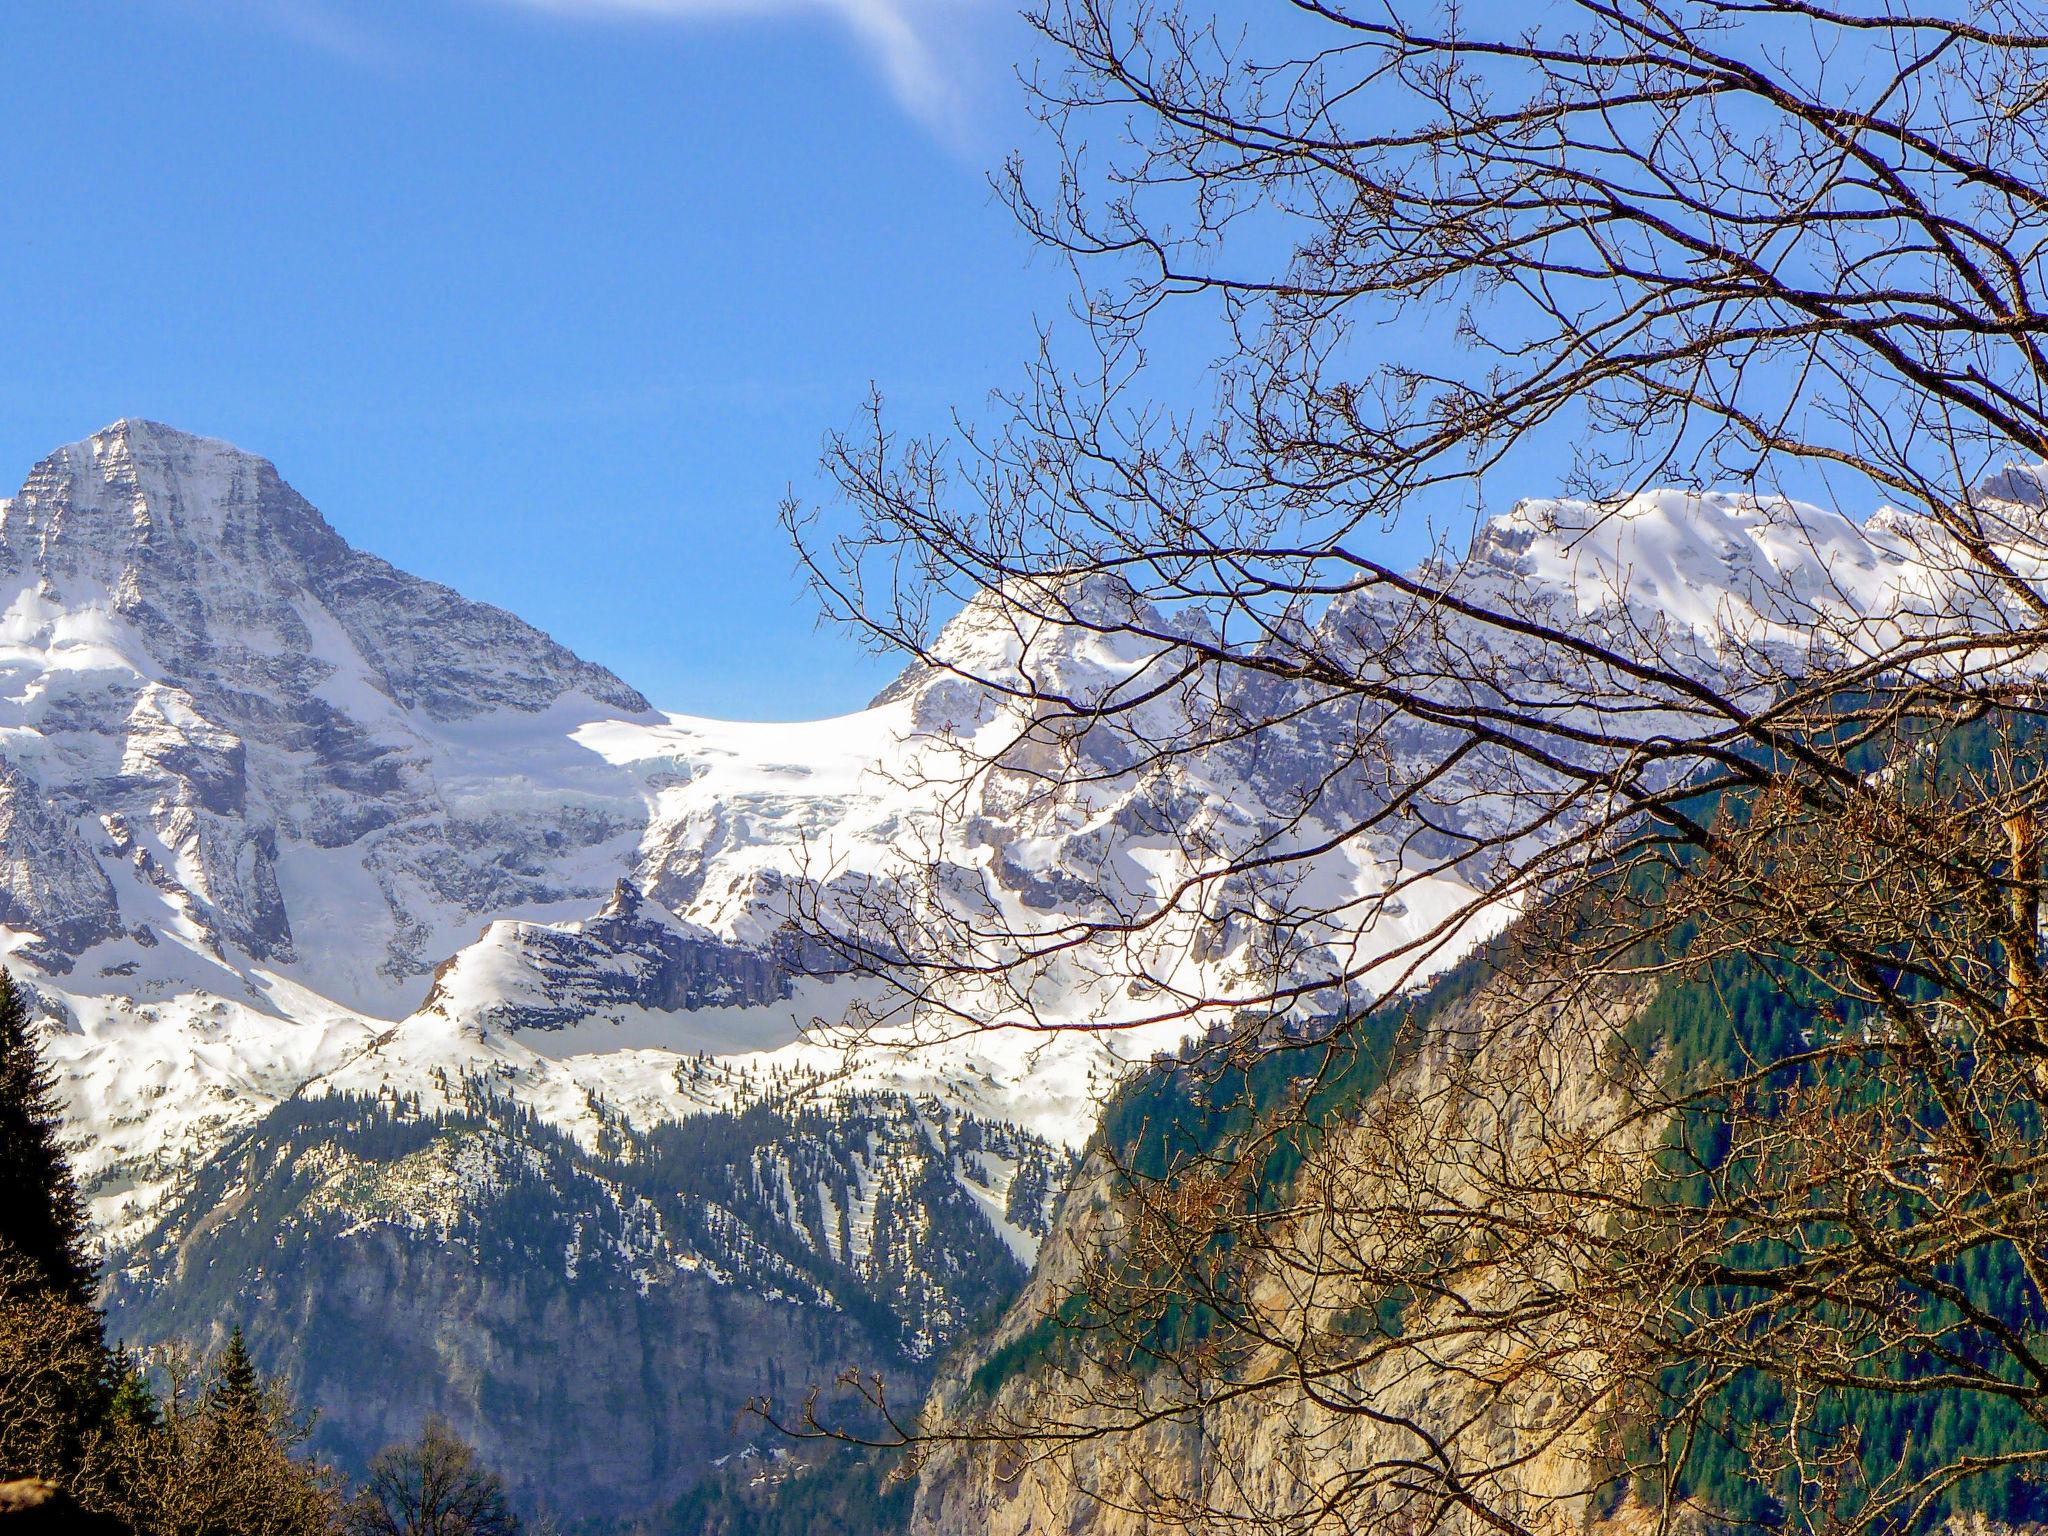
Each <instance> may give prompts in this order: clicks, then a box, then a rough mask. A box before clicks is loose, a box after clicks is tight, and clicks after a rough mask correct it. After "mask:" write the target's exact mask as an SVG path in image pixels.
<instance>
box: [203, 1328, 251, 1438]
mask: <svg viewBox="0 0 2048 1536" xmlns="http://www.w3.org/2000/svg"><path fill="white" fill-rule="evenodd" d="M207 1396H208V1399H209V1401H208V1403H207V1407H208V1409H209V1411H210V1413H211V1415H212V1416H213V1418H214V1419H215V1420H216V1421H218V1422H221V1423H225V1424H233V1425H236V1426H241V1425H245V1424H254V1423H255V1422H256V1421H257V1420H258V1419H259V1418H260V1417H261V1416H262V1411H263V1389H262V1385H261V1383H260V1382H259V1381H258V1379H257V1376H256V1362H255V1361H253V1360H251V1359H250V1358H249V1346H248V1344H247V1342H246V1341H245V1340H244V1339H243V1338H242V1325H241V1324H240V1323H237V1324H236V1325H235V1326H234V1328H233V1329H232V1330H231V1331H230V1332H229V1334H228V1342H227V1346H226V1347H225V1348H224V1349H222V1350H221V1352H220V1359H219V1361H218V1362H217V1363H216V1364H215V1366H214V1379H213V1384H212V1386H211V1387H210V1388H209V1389H208V1393H207Z"/></svg>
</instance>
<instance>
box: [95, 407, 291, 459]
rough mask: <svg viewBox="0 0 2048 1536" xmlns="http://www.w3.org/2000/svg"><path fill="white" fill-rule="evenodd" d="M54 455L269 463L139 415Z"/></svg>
mask: <svg viewBox="0 0 2048 1536" xmlns="http://www.w3.org/2000/svg"><path fill="white" fill-rule="evenodd" d="M58 452H59V453H60V454H67V453H82V454H83V455H85V456H88V457H92V458H98V457H101V456H103V455H106V454H108V453H110V452H114V453H123V454H126V455H127V456H128V457H131V458H156V457H176V458H191V457H202V458H232V459H246V460H250V461H252V462H255V463H259V464H267V463H269V462H270V461H269V460H268V459H265V458H263V457H262V456H261V455H259V454H254V453H249V452H247V451H246V450H244V449H241V448H237V447H236V446H235V445H234V444H233V443H230V442H227V441H225V440H223V439H221V438H218V437H202V436H201V435H200V434H198V433H196V432H186V431H183V430H182V429H180V428H178V427H173V426H168V425H166V424H165V423H163V422H161V421H151V420H149V419H148V418H146V417H142V416H123V417H122V418H121V419H120V420H119V421H116V422H113V423H110V424H109V425H107V426H104V427H101V428H100V429H99V431H97V432H95V433H93V434H92V435H91V436H90V437H85V438H81V439H80V440H79V441H78V442H75V443H68V444H66V445H65V446H64V447H63V448H60V449H59V450H58Z"/></svg>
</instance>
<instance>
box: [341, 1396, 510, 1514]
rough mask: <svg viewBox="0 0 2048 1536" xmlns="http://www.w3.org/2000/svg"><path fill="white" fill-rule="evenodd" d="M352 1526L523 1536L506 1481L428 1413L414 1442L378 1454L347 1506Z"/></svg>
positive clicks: (474, 1451)
mask: <svg viewBox="0 0 2048 1536" xmlns="http://www.w3.org/2000/svg"><path fill="white" fill-rule="evenodd" d="M346 1524H347V1529H348V1530H349V1532H350V1533H351V1536H517V1533H518V1532H519V1530H520V1521H519V1517H518V1516H517V1515H515V1514H514V1513H513V1512H512V1506H511V1504H510V1503H509V1502H508V1501H507V1499H506V1497H505V1483H504V1480H503V1479H502V1478H500V1477H499V1476H498V1475H497V1473H495V1472H493V1471H491V1470H490V1469H489V1468H488V1467H485V1466H484V1465H483V1464H482V1463H481V1462H480V1461H478V1460H477V1455H476V1448H475V1447H474V1446H472V1445H470V1444H469V1443H468V1442H467V1441H466V1440H464V1439H462V1438H461V1437H460V1436H459V1435H457V1434H456V1433H455V1432H454V1431H453V1430H452V1429H450V1428H449V1427H448V1425H447V1424H446V1423H445V1422H443V1421H442V1420H440V1419H438V1418H436V1419H429V1420H428V1421H427V1422H426V1424H425V1425H424V1426H423V1427H422V1428H421V1430H420V1437H419V1439H418V1440H416V1441H414V1442H413V1443H412V1444H410V1445H394V1446H392V1447H390V1448H389V1449H387V1450H385V1451H383V1452H381V1453H379V1455H378V1457H377V1459H376V1460H375V1461H373V1462H372V1463H371V1464H370V1471H369V1477H368V1479H367V1481H366V1482H365V1483H364V1485H363V1488H362V1490H361V1491H360V1492H359V1493H358V1494H357V1495H356V1497H355V1498H354V1500H352V1501H351V1502H350V1504H349V1507H348V1517H347V1522H346Z"/></svg>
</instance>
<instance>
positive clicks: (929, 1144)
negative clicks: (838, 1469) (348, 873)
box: [110, 1085, 1061, 1515]
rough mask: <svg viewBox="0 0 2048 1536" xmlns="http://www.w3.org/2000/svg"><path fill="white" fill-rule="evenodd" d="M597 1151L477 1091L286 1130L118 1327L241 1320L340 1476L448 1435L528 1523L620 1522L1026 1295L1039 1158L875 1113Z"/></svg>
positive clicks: (220, 1168) (192, 1220) (150, 1334)
mask: <svg viewBox="0 0 2048 1536" xmlns="http://www.w3.org/2000/svg"><path fill="white" fill-rule="evenodd" d="M615 1130H616V1134H615V1135H614V1136H613V1137H612V1138H610V1144H609V1146H608V1147H607V1149H606V1150H605V1151H603V1152H592V1151H585V1150H584V1149H581V1148H579V1147H578V1146H577V1145H576V1144H575V1143H573V1142H571V1141H569V1140H567V1139H566V1138H564V1137H561V1136H558V1135H554V1134H552V1133H549V1132H546V1131H545V1130H543V1129H541V1128H539V1127H537V1126H536V1125H535V1124H534V1123H533V1122H532V1120H531V1117H529V1116H526V1115H524V1114H523V1113H521V1112H520V1111H518V1110H516V1109H515V1108H513V1107H512V1106H510V1105H508V1104H507V1103H506V1102H505V1101H504V1100H503V1099H502V1098H499V1097H497V1096H494V1095H492V1094H491V1093H490V1092H489V1091H488V1090H487V1089H485V1088H484V1087H483V1086H482V1085H477V1086H476V1087H475V1088H474V1089H473V1090H472V1091H471V1092H470V1093H469V1094H468V1095H467V1100H466V1107H465V1108H464V1109H462V1110H459V1111H456V1112H451V1113H437V1114H425V1113H421V1112H420V1111H418V1110H417V1109H416V1108H415V1107H414V1106H412V1105H411V1104H410V1103H408V1102H404V1101H401V1100H397V1099H393V1098H389V1097H387V1098H385V1099H382V1100H361V1099H347V1098H339V1097H331V1098H324V1099H318V1100H312V1101H307V1102H304V1103H299V1104H288V1105H285V1106H282V1107H281V1108H280V1109H279V1110H277V1111H275V1112H273V1113H272V1114H271V1115H270V1116H268V1117H267V1118H266V1119H265V1120H264V1121H263V1123H262V1124H260V1125H259V1126H258V1127H257V1128H256V1129H255V1130H254V1131H253V1132H252V1133H250V1134H249V1135H248V1136H247V1137H245V1138H244V1139H243V1140H241V1141H240V1142H238V1143H237V1144H236V1145H235V1146H234V1147H233V1148H231V1149H230V1152H229V1153H228V1154H227V1155H225V1156H224V1157H222V1158H221V1159H219V1160H218V1161H217V1162H216V1163H214V1164H212V1165H210V1166H209V1167H208V1168H206V1169H205V1170H203V1171H202V1172H201V1173H200V1175H199V1176H198V1178H197V1179H196V1180H195V1182H194V1187H193V1190H192V1193H191V1195H190V1196H189V1197H188V1198H187V1199H186V1200H185V1201H183V1202H181V1203H180V1204H179V1206H177V1207H176V1208H175V1209H174V1210H173V1211H172V1213H171V1214H170V1216H169V1218H168V1219H167V1221H166V1223H165V1225H164V1227H163V1229H162V1230H161V1231H160V1232H159V1233H158V1234H156V1236H155V1240H154V1241H152V1242H151V1243H149V1244H147V1245H145V1247H144V1249H143V1250H142V1251H141V1252H139V1253H138V1254H136V1255H135V1256H133V1257H131V1259H130V1260H129V1262H128V1264H127V1266H126V1268H125V1269H124V1270H123V1272H122V1273H121V1274H120V1275H119V1276H118V1278H117V1281H116V1284H115V1286H114V1290H113V1295H112V1298H111V1301H112V1307H111V1313H110V1319H111V1327H112V1329H113V1331H115V1332H116V1333H118V1334H122V1335H124V1336H126V1337H129V1338H131V1339H133V1338H155V1337H164V1336H170V1335H182V1336H185V1337H188V1338H190V1337H197V1338H201V1339H206V1338H209V1337H216V1338H217V1335H218V1333H219V1331H220V1328H221V1320H222V1319H224V1318H232V1319H237V1320H242V1321H243V1322H244V1324H245V1327H246V1329H247V1331H248V1335H249V1340H250V1344H251V1347H252V1349H253V1350H254V1351H255V1353H256V1354H257V1356H258V1358H259V1360H261V1361H263V1362H264V1363H265V1364H267V1365H268V1366H270V1367H271V1368H275V1369H281V1370H284V1371H285V1372H287V1373H288V1374H289V1376H290V1378H291V1379H292V1381H293V1383H294V1384H295V1385H296V1386H297V1387H298V1389H299V1390H300V1392H301V1393H302V1395H303V1396H304V1398H305V1399H306V1400H307V1401H309V1402H313V1403H317V1404H318V1405H319V1408H320V1420H319V1425H318V1439H317V1441H316V1444H317V1446H318V1447H319V1449H320V1450H322V1451H323V1452H324V1453H326V1454H327V1455H330V1456H332V1457H333V1458H335V1459H336V1460H337V1462H338V1463H339V1464H341V1465H342V1466H344V1467H346V1468H349V1469H351V1470H359V1469H360V1468H361V1467H362V1466H363V1465H364V1464H365V1463H367V1461H368V1460H369V1458H370V1457H371V1456H373V1455H374V1454H375V1453H376V1452H377V1451H378V1450H379V1449H381V1448H382V1447H383V1446H384V1445H386V1444H389V1443H391V1442H393V1441H396V1440H399V1439H402V1438H407V1437H410V1436H411V1435H412V1434H414V1433H415V1432H416V1431H417V1428H418V1425H419V1423H420V1422H421V1420H422V1419H423V1418H424V1417H425V1416H426V1415H428V1414H429V1413H438V1414H441V1415H443V1416H445V1417H446V1418H448V1419H449V1420H450V1421H451V1422H452V1423H453V1424H454V1425H455V1426H456V1428H457V1429H458V1431H459V1432H461V1433H462V1434H463V1435H464V1436H466V1437H467V1438H469V1439H471V1440H473V1441H474V1442H476V1443H477V1444H478V1445H479V1447H480V1448H481V1449H482V1450H483V1452H484V1454H485V1456H486V1458H487V1459H488V1460H489V1461H490V1462H491V1464H492V1465H494V1466H496V1467H498V1468H500V1469H502V1471H503V1472H504V1474H505V1475H506V1476H507V1477H508V1479H509V1480H510V1482H511V1483H512V1485H513V1487H514V1489H515V1491H516V1492H517V1493H518V1494H519V1495H520V1496H521V1499H522V1502H524V1503H527V1504H529V1505H532V1504H536V1503H538V1502H541V1501H545V1502H546V1503H547V1504H548V1505H549V1506H550V1507H553V1508H555V1509H558V1510H573V1511H577V1512H580V1513H584V1514H592V1513H598V1514H614V1515H617V1514H629V1513H638V1512H644V1511H647V1510H649V1509H651V1508H654V1507H656V1506H658V1505H660V1504H662V1503H665V1502H666V1501H668V1500H671V1499H673V1498H674V1497H675V1496H676V1495H677V1494H679V1493H680V1492H681V1491H683V1490H684V1489H685V1488H687V1487H688V1486H689V1485H690V1484H692V1483H693V1482H695V1481H696V1480H697V1479H698V1478H699V1477H701V1476H702V1475H703V1474H704V1473H705V1471H706V1470H707V1468H708V1467H709V1466H710V1465H711V1463H712V1461H713V1460H714V1459H715V1458H717V1457H721V1456H725V1455H729V1454H730V1453H732V1452H733V1451H735V1450H737V1449H739V1448H740V1447H741V1446H743V1445H744V1444H746V1443H747V1442H748V1440H749V1439H750V1438H754V1437H758V1436H760V1435H761V1434H763V1433H765V1430H764V1428H763V1426H761V1425H760V1424H759V1423H758V1422H757V1421H750V1420H748V1419H747V1418H746V1416H745V1414H744V1410H745V1408H746V1406H747V1404H748V1403H750V1402H752V1401H754V1400H756V1399H757V1398H760V1397H762V1396H764V1395H765V1396H768V1397H772V1398H773V1399H775V1400H776V1401H777V1402H778V1403H780V1404H781V1405H782V1406H783V1408H784V1409H785V1410H788V1409H790V1408H791V1407H792V1406H794V1405H798V1404H800V1403H801V1401H802V1398H803V1396H804V1394H805V1393H806V1392H807V1391H808V1390H809V1389H810V1388H811V1387H813V1386H827V1387H829V1385H830V1384H831V1382H832V1381H833V1378H834V1377H835V1376H836V1375H837V1374H838V1373H839V1372H840V1371H841V1370H843V1369H846V1368H848V1367H855V1366H857V1367H860V1368H862V1369H866V1370H870V1371H873V1370H882V1371H886V1372H887V1373H888V1374H889V1376H890V1378H891V1379H892V1381H893V1382H894V1383H895V1384H896V1388H897V1390H898V1391H899V1392H902V1393H914V1392H915V1390H916V1389H917V1388H918V1386H919V1385H920V1384H921V1383H922V1382H923V1381H924V1380H926V1379H928V1376H929V1372H930V1369H931V1362H932V1360H933V1359H934V1357H935V1356H936V1355H937V1354H938V1352H939V1351H940V1350H942V1349H943V1348H945V1347H946V1345H948V1344H949V1343H951V1342H952V1341H953V1340H954V1339H955V1338H957V1337H959V1336H960V1334H961V1332H962V1330H963V1329H964V1328H965V1327H966V1326H967V1325H968V1323H969V1322H970V1321H971V1320H972V1319H973V1318H974V1317H976V1316H979V1315H981V1314H982V1313H984V1312H986V1310H987V1309H988V1308H989V1307H990V1306H991V1305H993V1304H995V1303H997V1302H999V1301H1000V1300H1001V1299H1002V1298H1003V1297H1004V1296H1005V1295H1007V1294H1008V1293H1009V1291H1010V1290H1011V1289H1013V1288H1014V1287H1015V1286H1016V1285H1017V1284H1018V1283H1020V1282H1021V1280H1022V1278H1023V1274H1024V1267H1023V1264H1022V1262H1021V1260H1020V1259H1019V1258H1018V1256H1017V1254H1016V1252H1015V1251H1014V1250H1013V1248H1012V1247H1011V1246H1010V1244H1009V1243H1008V1242H1006V1240H1005V1239H1004V1238H1002V1237H999V1236H998V1234H997V1232H996V1230H995V1228H996V1226H997V1225H999V1224H1000V1225H1008V1224H1007V1223H992V1222H991V1221H990V1219H989V1217H988V1214H987V1213H988V1211H989V1209H990V1208H991V1206H992V1207H993V1208H994V1209H996V1210H1001V1209H1002V1202H1003V1197H1004V1194H1005V1192H1006V1191H1007V1192H1008V1193H1009V1194H1011V1195H1012V1196H1013V1197H1016V1198H1013V1201H1012V1207H1013V1209H1014V1210H1015V1211H1016V1214H1017V1216H1018V1219H1019V1221H1020V1222H1022V1223H1026V1224H1028V1225H1030V1226H1031V1228H1032V1229H1033V1230H1035V1231H1042V1230H1043V1229H1044V1221H1045V1213H1044V1209H1043V1202H1042V1199H1041V1200H1040V1201H1039V1202H1038V1203H1037V1204H1036V1205H1033V1206H1032V1207H1031V1208H1030V1209H1028V1210H1027V1209H1023V1208H1022V1207H1021V1205H1020V1201H1022V1200H1023V1198H1024V1197H1025V1196H1027V1195H1028V1193H1029V1191H1030V1190H1031V1189H1032V1188H1033V1180H1031V1179H1025V1180H1023V1181H1021V1182H1019V1181H1018V1180H1017V1179H1016V1177H1015V1174H1016V1172H1017V1171H1018V1170H1020V1169H1022V1168H1023V1167H1025V1166H1027V1165H1031V1166H1035V1167H1036V1168H1037V1172H1038V1178H1037V1179H1036V1181H1035V1187H1036V1188H1037V1189H1038V1190H1039V1191H1040V1192H1041V1194H1042V1192H1043V1190H1044V1189H1045V1188H1046V1187H1047V1186H1048V1185H1049V1184H1050V1183H1052V1182H1055V1181H1057V1179H1058V1178H1059V1177H1060V1175H1061V1167H1060V1164H1059V1160H1058V1159H1057V1157H1056V1156H1055V1155H1054V1154H1053V1153H1052V1151H1051V1149H1050V1148H1047V1147H1046V1146H1045V1145H1044V1144H1043V1143H1042V1142H1038V1141H1036V1140H1035V1139H1034V1138H1030V1137H1024V1136H1020V1135H1019V1134H1018V1133H1016V1132H1015V1131H1014V1130H1010V1129H1007V1128H1004V1127H999V1126H987V1125H983V1124H981V1123H979V1122H975V1121H972V1120H969V1119H966V1118H963V1117H960V1116H957V1115H947V1114H945V1113H943V1112H937V1111H934V1112H933V1113H929V1114H927V1113H925V1112H923V1111H921V1110H920V1109H918V1108H917V1107H916V1106H913V1105H910V1104H908V1103H905V1102H902V1101H895V1100H886V1099H856V1100H849V1101H838V1102H829V1103H825V1104H820V1105H817V1106H814V1107H803V1106H802V1105H799V1104H795V1103H788V1104H784V1105H782V1106H780V1107H778V1106H777V1105H775V1104H771V1103H768V1102H756V1103H755V1104H753V1105H752V1106H750V1107H749V1108H748V1109H746V1110H745V1111H742V1112H739V1113H709V1114H706V1115H705V1116H702V1117H700V1118H699V1119H697V1120H694V1121H691V1122H688V1123H686V1124H683V1125H677V1126H670V1127H668V1128H666V1129H665V1130H662V1131H658V1132H656V1133H653V1134H651V1135H648V1136H640V1135H636V1134H635V1133H633V1132H632V1131H630V1129H628V1128H626V1127H623V1126H621V1127H617V1128H615ZM998 1170H1000V1172H1001V1174H1002V1175H1003V1176H1002V1177H1000V1178H998V1177H997V1171H998ZM1015 1230H1016V1229H1015V1228H1014V1227H1013V1228H1011V1231H1012V1232H1013V1234H1014V1232H1015Z"/></svg>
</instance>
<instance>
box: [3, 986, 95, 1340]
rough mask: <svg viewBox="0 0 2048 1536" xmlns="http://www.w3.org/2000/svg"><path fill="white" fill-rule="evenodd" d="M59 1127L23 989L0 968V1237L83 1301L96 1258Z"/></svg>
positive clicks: (49, 1282) (60, 1292) (45, 1280)
mask: <svg viewBox="0 0 2048 1536" xmlns="http://www.w3.org/2000/svg"><path fill="white" fill-rule="evenodd" d="M61 1132H62V1121H61V1118H60V1116H59V1114H58V1110H57V1100H56V1092H55V1088H54V1086H53V1084H52V1082H51V1079H50V1074H49V1071H48V1069H47V1068H46V1067H45V1066H44V1065H43V1059H42V1053H41V1051H40V1050H39V1049H38V1048H37V1045H36V1039H35V1023H34V1020H33V1019H32V1018H31V1017H30V1014H29V1007H28V998H27V995H26V994H25V993H24V992H23V991H22V989H21V988H20V987H18V986H16V985H15V982H14V978H13V977H12V976H10V975H8V974H7V973H6V972H5V971H0V1243H4V1244H5V1245H6V1246H7V1248H9V1249H10V1250H12V1251H13V1252H14V1253H15V1254H17V1255H19V1256H20V1257H21V1258H23V1259H25V1260H26V1261H27V1262H28V1263H29V1264H30V1265H32V1266H33V1267H34V1269H35V1270H36V1271H37V1272H38V1273H39V1274H40V1276H41V1283H42V1285H43V1286H45V1287H47V1288H48V1289H49V1290H50V1291H51V1292H52V1293H53V1294H55V1295H57V1296H60V1297H62V1298H63V1299H64V1300H65V1301H67V1302H70V1303H72V1304H73V1305H76V1306H90V1305H91V1304H92V1299H93V1290H94V1286H95V1282H96V1279H97V1268H98V1266H97V1261H96V1260H95V1259H94V1257H93V1252H92V1243H91V1238H90V1235H89V1229H88V1227H87V1224H86V1216H85V1204H84V1202H83V1201H81V1200H80V1199H79V1196H78V1186H77V1184H76V1183H75V1182H74V1181H73V1179H72V1176H71V1165H70V1163H69V1162H68V1161H67V1160H66V1158H65V1156H64V1148H63V1143H62V1141H61Z"/></svg>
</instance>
